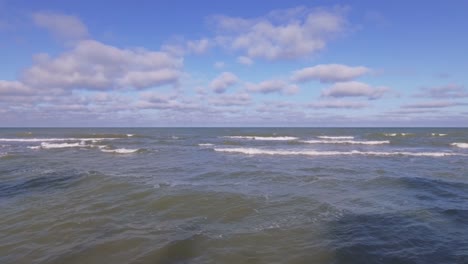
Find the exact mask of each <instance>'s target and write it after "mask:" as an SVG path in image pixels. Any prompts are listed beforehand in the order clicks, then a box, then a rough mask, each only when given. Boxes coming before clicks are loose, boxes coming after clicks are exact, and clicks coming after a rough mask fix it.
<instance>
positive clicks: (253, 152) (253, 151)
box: [214, 148, 466, 157]
mask: <svg viewBox="0 0 468 264" xmlns="http://www.w3.org/2000/svg"><path fill="white" fill-rule="evenodd" d="M214 150H215V151H219V152H229V153H242V154H247V155H305V156H342V155H366V156H421V157H444V156H466V155H465V154H461V153H450V152H405V151H395V152H377V151H358V150H353V151H314V150H300V151H293V150H267V149H258V148H215V149H214Z"/></svg>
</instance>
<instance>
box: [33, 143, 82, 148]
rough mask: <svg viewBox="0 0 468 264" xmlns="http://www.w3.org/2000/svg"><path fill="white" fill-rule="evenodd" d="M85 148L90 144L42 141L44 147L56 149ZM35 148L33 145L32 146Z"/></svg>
mask: <svg viewBox="0 0 468 264" xmlns="http://www.w3.org/2000/svg"><path fill="white" fill-rule="evenodd" d="M76 147H79V148H85V147H89V145H86V144H83V143H82V142H79V143H47V142H42V143H41V148H43V149H56V148H76ZM31 148H33V147H31Z"/></svg>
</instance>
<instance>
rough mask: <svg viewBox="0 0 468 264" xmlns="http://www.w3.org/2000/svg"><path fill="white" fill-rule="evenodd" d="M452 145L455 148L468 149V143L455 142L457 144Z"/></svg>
mask: <svg viewBox="0 0 468 264" xmlns="http://www.w3.org/2000/svg"><path fill="white" fill-rule="evenodd" d="M450 145H452V146H455V147H459V148H468V143H460V142H455V143H452V144H450Z"/></svg>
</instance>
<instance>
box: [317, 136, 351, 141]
mask: <svg viewBox="0 0 468 264" xmlns="http://www.w3.org/2000/svg"><path fill="white" fill-rule="evenodd" d="M318 138H321V139H334V140H340V139H354V137H353V136H318Z"/></svg>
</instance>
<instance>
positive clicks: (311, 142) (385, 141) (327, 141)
mask: <svg viewBox="0 0 468 264" xmlns="http://www.w3.org/2000/svg"><path fill="white" fill-rule="evenodd" d="M302 142H304V143H308V144H361V145H381V144H389V143H390V141H388V140H382V141H356V140H304V141H302Z"/></svg>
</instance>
